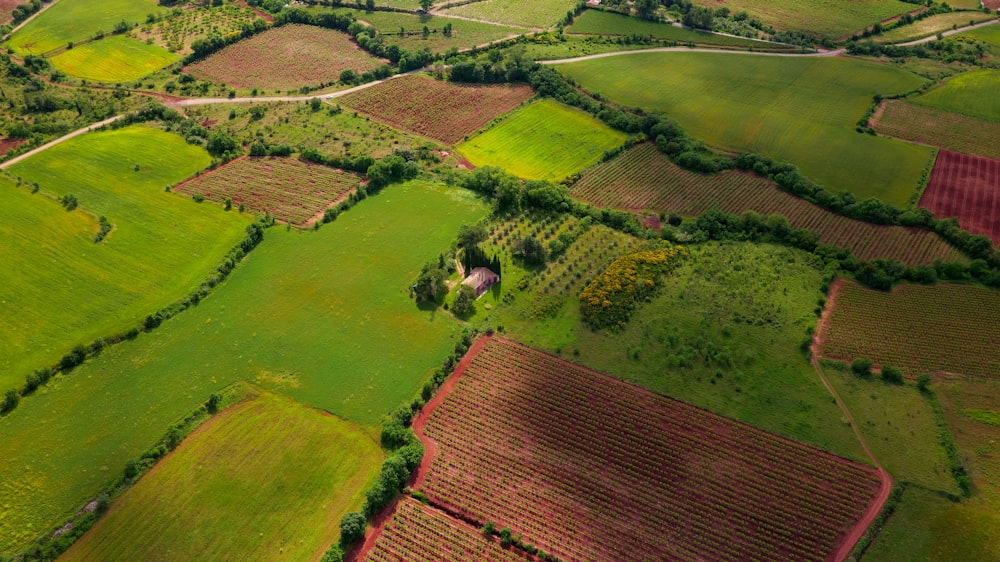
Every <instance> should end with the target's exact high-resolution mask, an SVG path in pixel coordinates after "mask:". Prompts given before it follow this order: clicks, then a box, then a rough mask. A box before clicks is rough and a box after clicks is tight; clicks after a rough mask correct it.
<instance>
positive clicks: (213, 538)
mask: <svg viewBox="0 0 1000 562" xmlns="http://www.w3.org/2000/svg"><path fill="white" fill-rule="evenodd" d="M382 457H383V455H382V450H381V448H380V447H379V445H378V443H377V441H376V440H375V439H373V438H372V436H371V435H370V434H368V433H367V432H366V431H365V430H364V429H363V428H362V427H360V426H357V425H355V424H352V423H350V422H346V421H343V420H341V419H340V418H336V417H332V416H327V415H324V414H323V413H322V412H320V411H319V410H314V409H312V408H308V407H306V406H304V405H302V404H300V403H298V402H294V401H292V400H290V399H288V398H286V397H283V396H279V395H275V394H271V393H267V392H265V393H263V394H261V395H259V396H258V397H256V398H253V399H250V400H247V401H244V402H241V403H238V404H236V405H233V406H232V407H230V408H229V409H227V410H225V411H223V412H220V413H219V414H217V415H216V416H215V417H213V418H212V419H211V420H209V421H208V422H206V423H205V424H204V425H202V426H201V427H200V428H199V429H198V430H197V431H195V432H194V433H193V434H191V435H190V436H189V437H188V438H187V439H185V440H184V442H183V443H182V444H181V445H180V446H179V447H178V448H177V449H176V450H175V451H174V452H173V453H171V454H170V455H168V456H167V457H165V458H164V459H163V460H161V461H160V462H159V463H158V464H157V465H156V467H154V468H153V469H152V470H151V471H150V472H149V473H148V474H146V475H145V476H144V477H143V478H142V479H141V480H140V481H139V483H138V484H137V485H136V486H135V487H133V488H132V489H130V490H129V491H128V492H126V493H125V495H124V496H122V497H121V498H120V499H119V500H117V501H115V503H114V504H113V506H112V508H111V510H110V511H109V512H108V513H107V515H106V516H105V517H103V518H102V519H101V520H100V521H99V522H98V523H97V524H96V525H95V526H94V527H93V528H92V529H91V530H90V531H89V532H87V533H86V534H85V535H84V536H83V537H82V538H81V539H80V540H78V541H77V542H76V544H74V545H73V547H72V548H70V549H69V550H68V551H67V552H66V554H64V555H63V556H62V557H60V560H65V561H72V560H81V561H82V560H148V561H155V560H162V561H170V560H288V561H298V560H315V559H318V558H319V557H320V556H322V554H323V552H324V551H325V550H326V549H327V548H328V547H329V546H330V544H331V543H333V542H335V541H336V540H337V538H338V537H339V535H340V528H339V523H340V518H341V517H343V515H344V514H345V513H347V512H348V511H351V510H356V509H357V508H358V507H360V504H361V503H362V501H363V499H364V497H363V495H362V493H361V492H362V490H363V489H364V486H365V485H366V484H367V483H368V482H369V481H370V480H371V478H372V477H373V476H374V475H375V473H376V472H377V471H378V467H379V464H380V462H381V461H382Z"/></svg>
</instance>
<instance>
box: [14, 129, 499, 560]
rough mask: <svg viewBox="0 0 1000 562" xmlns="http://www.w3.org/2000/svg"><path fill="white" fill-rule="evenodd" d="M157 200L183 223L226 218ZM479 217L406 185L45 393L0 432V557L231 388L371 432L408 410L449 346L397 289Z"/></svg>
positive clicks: (283, 243)
mask: <svg viewBox="0 0 1000 562" xmlns="http://www.w3.org/2000/svg"><path fill="white" fill-rule="evenodd" d="M55 150H56V149H55V148H54V149H52V150H51V151H55ZM47 152H50V151H46V153H47ZM70 161H71V162H75V161H76V160H73V159H71V160H70ZM129 173H132V172H129ZM155 191H156V192H158V193H161V194H163V195H165V196H168V198H170V199H172V200H173V201H177V202H178V203H179V204H183V205H184V206H185V208H188V209H191V211H189V212H190V213H192V214H194V213H198V212H199V209H204V210H206V211H207V210H211V211H213V215H214V216H215V217H216V220H217V221H222V220H225V217H227V216H230V215H231V216H233V217H235V216H238V215H237V214H236V213H232V212H230V213H228V214H227V213H224V212H222V210H221V209H219V208H218V207H215V206H214V205H202V206H199V205H197V204H195V203H194V202H192V201H189V200H184V199H183V198H179V197H177V196H176V195H170V194H165V193H163V190H162V188H158V189H156V190H155ZM486 213H487V209H486V208H485V207H484V206H483V205H482V204H481V203H480V202H479V201H478V200H477V199H476V198H475V196H474V195H473V194H472V193H471V192H468V191H465V190H462V189H458V188H447V187H445V186H443V185H441V184H435V183H428V182H410V183H407V184H403V185H393V186H390V187H388V188H386V189H385V190H383V191H382V192H381V193H380V194H379V195H378V196H377V197H369V198H367V199H365V200H364V201H363V202H361V203H359V204H358V205H356V206H355V207H353V208H352V209H351V210H350V212H347V213H344V214H343V215H341V216H340V217H338V218H337V220H336V221H334V222H332V223H330V224H328V225H325V226H324V227H323V228H321V229H320V230H319V231H316V232H312V231H309V232H302V231H298V230H292V231H287V230H286V229H284V228H272V229H269V230H268V231H267V233H266V234H265V237H264V241H263V242H261V244H260V245H259V246H258V247H257V248H256V249H255V250H254V251H253V253H252V254H251V255H250V257H249V258H248V259H247V260H245V261H244V262H243V263H242V265H240V267H239V268H238V269H237V270H236V271H235V272H233V274H232V275H231V276H230V277H229V278H228V279H227V280H226V282H225V283H224V284H222V285H221V286H219V287H218V288H217V289H216V291H215V292H213V293H212V295H210V296H209V298H207V299H205V300H204V301H202V302H201V304H199V305H198V306H197V307H195V308H192V309H190V310H187V311H185V312H184V313H183V314H179V315H177V316H176V317H174V318H173V319H171V320H170V321H169V322H165V323H164V324H163V325H162V326H160V327H159V328H158V329H157V330H156V331H155V332H154V333H152V334H149V335H145V334H144V335H140V336H139V337H138V338H137V339H136V340H135V341H133V342H125V343H122V344H119V345H117V346H114V347H113V348H108V349H105V350H104V352H103V353H102V354H101V355H100V356H99V357H97V358H95V359H93V360H91V361H90V362H88V363H87V364H85V365H82V366H80V367H77V368H76V369H75V370H74V371H73V372H72V373H71V374H69V375H66V376H60V377H56V379H54V382H51V383H50V384H49V385H48V387H46V388H45V389H44V390H43V391H40V392H39V393H38V394H37V395H36V396H33V397H32V398H31V399H30V400H25V401H23V402H22V403H21V405H20V406H19V407H18V408H17V410H15V411H14V413H13V414H11V415H9V416H5V417H2V418H0V435H3V436H4V438H3V439H2V440H0V458H3V459H4V462H3V463H0V493H2V495H3V498H4V503H3V504H0V552H4V553H5V554H6V549H10V548H13V547H15V546H23V545H24V544H25V543H26V542H27V541H28V540H30V539H33V538H34V535H35V534H37V533H40V532H41V530H43V529H48V528H50V527H51V528H54V527H55V526H56V525H58V524H60V522H61V520H62V519H63V518H64V517H66V516H68V515H70V514H72V513H73V512H74V511H76V510H77V509H79V507H80V506H82V505H84V503H85V502H86V501H87V500H88V499H89V498H91V497H92V495H93V494H94V493H96V491H97V490H98V489H99V488H100V486H102V485H104V484H105V483H106V482H107V481H108V480H109V479H110V478H111V474H114V473H117V471H120V470H121V469H122V467H124V465H125V462H126V460H128V459H129V458H134V457H136V456H138V455H139V454H141V452H142V451H144V450H146V448H148V447H149V444H150V443H154V442H156V440H157V439H159V438H160V437H161V436H162V435H163V432H164V431H165V429H166V428H167V427H168V426H169V425H170V424H171V423H173V422H174V421H175V420H177V419H178V418H180V417H181V416H184V415H186V414H187V413H188V412H190V411H191V410H193V409H194V408H195V407H197V406H198V405H199V404H202V403H204V402H205V400H206V399H207V398H208V396H209V394H211V393H212V392H215V391H216V390H217V389H219V388H221V387H223V386H225V385H227V384H230V383H232V382H234V381H239V380H249V381H251V382H253V383H255V384H257V385H258V386H261V387H264V388H266V389H269V390H275V391H280V392H282V393H284V394H287V395H289V396H292V397H293V398H295V399H297V400H299V401H302V402H304V403H306V404H309V405H311V406H314V407H317V408H321V409H325V410H328V411H330V412H332V413H334V414H336V415H338V416H341V417H344V418H348V419H350V420H351V421H354V422H358V423H361V424H365V425H370V426H374V425H377V424H378V423H379V421H380V420H381V419H382V417H383V416H384V415H385V413H386V412H389V411H391V410H393V409H394V408H396V407H397V406H398V405H399V404H401V403H402V402H403V401H404V400H409V399H410V398H411V397H413V396H414V395H415V393H416V392H417V391H418V390H419V389H420V385H421V384H422V383H423V381H424V379H425V378H426V376H427V375H428V373H429V371H430V370H431V369H432V368H433V367H434V366H435V365H438V364H440V362H441V360H442V359H443V358H444V357H445V356H446V355H447V354H448V350H450V349H451V348H452V346H453V345H454V344H453V341H452V340H451V336H453V335H454V334H455V332H456V331H457V330H458V326H457V324H455V323H454V322H452V321H451V320H450V319H449V318H448V317H446V316H442V315H441V314H435V313H434V312H432V311H421V310H419V309H418V308H417V307H416V305H414V303H413V301H412V300H411V299H410V298H409V295H408V289H409V287H410V285H411V284H412V283H413V280H414V279H416V277H417V276H418V275H419V273H420V267H421V265H423V263H424V262H425V260H426V259H427V257H428V256H435V255H437V254H438V253H440V252H441V251H443V250H444V249H446V248H447V247H448V244H449V243H450V242H451V241H452V240H454V238H455V233H456V232H457V231H458V228H459V226H460V225H462V224H464V223H469V222H475V221H477V220H479V219H480V218H482V217H484V216H485V215H486ZM414 233H420V235H419V236H415V235H414ZM164 237H165V238H167V239H168V240H169V236H166V235H165V236H164ZM210 240H211V239H209V238H206V239H205V240H201V244H202V246H204V245H205V244H206V242H207V241H210ZM226 247H227V249H228V247H229V244H226ZM202 253H207V251H205V250H202ZM134 255H138V256H149V255H150V252H137V253H136V254H134ZM216 259H217V258H213V264H214V262H215V261H216ZM17 294H25V293H24V292H23V291H22V292H20V293H17ZM66 306H67V308H70V305H66ZM35 308H36V309H37V308H40V307H37V306H36V307H35ZM3 318H4V319H6V318H7V315H6V314H4V315H3ZM4 337H8V338H9V337H10V336H8V335H7V334H6V333H5V334H4ZM0 388H2V387H0ZM102 467H106V468H102ZM109 471H114V472H109ZM28 524H31V525H32V526H31V527H29V526H28ZM32 529H34V530H35V531H32ZM20 531H26V533H25V534H19V532H20Z"/></svg>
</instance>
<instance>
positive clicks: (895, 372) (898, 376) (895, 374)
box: [882, 365, 903, 384]
mask: <svg viewBox="0 0 1000 562" xmlns="http://www.w3.org/2000/svg"><path fill="white" fill-rule="evenodd" d="M882 380H884V381H885V382H890V383H893V384H903V371H901V370H899V367H894V366H892V365H883V366H882Z"/></svg>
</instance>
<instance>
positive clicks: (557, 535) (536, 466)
mask: <svg viewBox="0 0 1000 562" xmlns="http://www.w3.org/2000/svg"><path fill="white" fill-rule="evenodd" d="M466 361H469V363H468V365H467V366H466V367H465V368H464V372H461V371H460V372H459V373H457V374H456V375H454V376H455V377H456V380H454V382H453V383H449V384H454V389H453V390H451V391H450V392H447V393H442V394H441V395H439V398H437V399H435V401H433V402H432V403H431V407H429V408H428V409H427V410H428V411H427V413H426V414H423V415H422V417H421V419H418V421H417V422H416V424H415V427H416V428H417V430H418V435H421V434H423V435H425V438H426V439H429V440H431V441H432V448H431V449H430V450H437V452H436V454H435V455H434V456H433V460H432V461H431V463H430V468H429V471H428V472H427V474H426V478H425V479H423V480H419V479H418V483H417V485H416V487H417V488H418V489H420V490H421V491H423V492H425V493H426V495H427V497H428V498H429V499H430V500H431V501H432V502H433V503H436V504H439V505H441V506H443V507H446V508H447V509H449V510H453V511H455V512H457V513H459V514H461V515H462V516H464V517H468V518H470V519H471V520H473V521H476V522H477V523H479V522H485V521H493V522H495V523H496V525H497V527H498V528H501V527H510V528H511V529H512V530H513V531H514V532H515V533H517V534H521V535H522V537H523V540H524V541H525V542H530V543H532V544H534V545H535V546H537V547H539V548H542V549H544V550H545V551H546V552H549V553H552V554H555V555H556V556H559V557H560V558H562V559H564V560H626V559H628V560H659V559H664V558H678V559H706V560H707V559H712V560H750V559H760V560H775V559H779V558H780V559H784V558H790V559H796V560H824V559H827V558H828V557H830V556H832V555H833V553H834V552H836V551H837V550H838V549H839V547H840V546H841V543H842V541H843V540H844V538H845V536H846V534H847V533H848V532H849V531H850V530H851V529H852V528H853V527H854V525H855V524H856V523H857V522H858V520H859V519H860V518H861V516H862V515H863V514H864V513H865V511H866V510H867V508H868V506H869V504H870V503H871V502H872V500H873V499H874V498H875V495H876V492H877V491H878V490H879V488H880V481H879V478H878V476H877V473H876V472H875V470H874V469H872V468H870V467H867V466H864V465H861V464H857V463H854V462H850V461H847V460H845V459H842V458H839V457H836V456H834V455H831V454H829V453H825V452H822V451H819V450H817V449H813V448H811V447H808V446H806V445H802V444H799V443H796V442H793V441H789V440H787V439H784V438H781V437H778V436H776V435H773V434H769V433H766V432H764V431H762V430H759V429H756V428H754V427H751V426H747V425H744V424H742V423H739V422H736V421H734V420H730V419H727V418H724V417H722V416H718V415H715V414H712V413H710V412H708V411H706V410H701V409H698V408H695V407H693V406H689V405H687V404H685V403H683V402H678V401H676V400H673V399H671V398H667V397H663V396H658V395H656V394H653V393H651V392H648V391H646V390H643V389H640V388H638V387H634V386H631V385H630V384H628V383H624V382H622V381H619V380H616V379H613V378H611V377H607V376H605V375H602V374H600V373H597V372H594V371H590V370H589V369H586V368H583V367H580V366H577V365H574V364H572V363H569V362H567V361H564V360H562V359H559V358H558V357H555V356H551V355H548V354H545V353H542V352H539V351H536V350H534V349H532V348H529V347H527V346H524V345H521V344H518V343H515V342H513V341H511V340H507V339H503V338H491V339H487V340H486V341H485V342H481V343H480V344H477V346H474V347H473V349H472V350H471V351H470V354H469V356H467V358H466ZM424 415H425V416H426V418H424V417H423V416H424ZM424 423H426V426H424Z"/></svg>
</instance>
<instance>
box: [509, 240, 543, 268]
mask: <svg viewBox="0 0 1000 562" xmlns="http://www.w3.org/2000/svg"><path fill="white" fill-rule="evenodd" d="M513 249H514V255H515V256H518V257H520V258H521V259H523V260H524V261H525V262H526V263H528V264H531V265H542V264H543V263H545V246H543V245H542V243H541V242H539V241H538V239H537V238H535V237H534V236H526V237H524V238H519V239H517V240H516V241H515V242H514V248H513Z"/></svg>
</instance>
